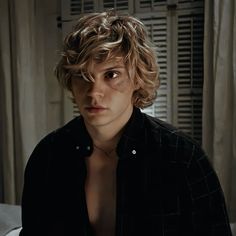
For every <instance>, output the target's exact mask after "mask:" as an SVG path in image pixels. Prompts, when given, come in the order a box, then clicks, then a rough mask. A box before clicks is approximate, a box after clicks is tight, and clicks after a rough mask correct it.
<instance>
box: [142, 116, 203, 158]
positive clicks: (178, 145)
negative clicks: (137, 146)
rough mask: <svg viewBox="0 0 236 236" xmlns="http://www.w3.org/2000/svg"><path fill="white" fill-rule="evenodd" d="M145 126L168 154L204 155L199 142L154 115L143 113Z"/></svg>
mask: <svg viewBox="0 0 236 236" xmlns="http://www.w3.org/2000/svg"><path fill="white" fill-rule="evenodd" d="M145 117H146V128H147V130H148V132H149V133H150V136H151V138H152V139H153V140H154V142H155V143H156V144H158V145H157V146H159V147H161V148H163V149H165V150H167V151H168V152H169V153H170V155H171V154H173V155H176V154H178V155H182V156H183V157H184V156H190V155H193V154H194V155H197V156H202V155H204V151H203V150H202V148H201V145H200V143H198V142H197V141H196V140H194V139H193V138H192V137H190V135H188V134H186V133H185V132H183V131H181V130H180V129H178V128H177V127H175V126H173V125H171V124H170V123H167V122H165V121H162V120H160V119H158V118H156V117H151V116H148V115H145Z"/></svg>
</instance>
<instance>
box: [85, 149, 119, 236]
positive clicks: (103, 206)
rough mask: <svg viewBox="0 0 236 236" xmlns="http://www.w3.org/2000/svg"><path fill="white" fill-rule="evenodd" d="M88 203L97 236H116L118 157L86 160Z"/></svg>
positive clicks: (103, 156) (89, 158) (102, 156)
mask: <svg viewBox="0 0 236 236" xmlns="http://www.w3.org/2000/svg"><path fill="white" fill-rule="evenodd" d="M86 166H87V177H86V183H85V194H86V203H87V210H88V216H89V221H90V224H91V226H92V228H93V230H94V232H95V235H96V236H113V235H115V222H116V168H117V157H116V156H115V154H114V156H110V157H108V156H106V155H97V154H96V153H94V154H92V156H90V157H88V158H87V159H86Z"/></svg>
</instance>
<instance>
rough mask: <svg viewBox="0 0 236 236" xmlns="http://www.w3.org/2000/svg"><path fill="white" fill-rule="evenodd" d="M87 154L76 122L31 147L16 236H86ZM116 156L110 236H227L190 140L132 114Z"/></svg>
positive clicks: (218, 201) (220, 200)
mask: <svg viewBox="0 0 236 236" xmlns="http://www.w3.org/2000/svg"><path fill="white" fill-rule="evenodd" d="M92 151H93V148H92V140H91V138H90V136H89V135H88V133H87V131H86V128H85V125H84V122H83V119H82V117H78V118H75V119H74V120H72V121H71V122H69V123H68V124H67V125H65V126H64V127H62V128H60V129H58V130H57V131H55V132H53V133H51V134H49V135H48V136H46V137H45V138H44V139H43V140H42V141H41V142H40V143H39V144H38V145H37V147H36V148H35V150H34V152H33V153H32V155H31V157H30V159H29V162H28V164H27V167H26V170H25V185H24V191H23V199H22V213H23V214H22V220H23V230H22V231H21V234H20V235H21V236H31V235H32V232H33V231H34V229H38V231H37V232H38V234H37V235H44V236H46V235H50V236H52V235H57V236H60V235H70V234H72V235H82V236H83V235H92V233H91V228H90V224H89V220H88V213H87V208H86V200H85V192H84V182H85V178H86V166H85V160H84V157H89V156H90V155H91V153H92ZM117 154H118V157H119V160H118V167H117V217H116V221H117V222H116V235H117V236H132V235H149V236H152V235H153V236H154V235H155V236H157V235H162V236H172V235H173V236H177V235H179V236H185V235H186V236H189V235H196V236H199V235H201V236H204V235H207V236H229V235H231V231H230V226H229V222H228V216H227V212H226V208H225V202H224V197H223V194H222V190H221V187H220V184H219V181H218V179H217V176H216V174H215V172H214V170H213V169H212V167H211V165H210V164H209V161H208V160H207V157H206V156H205V154H204V152H203V151H202V150H201V148H200V147H199V145H198V144H197V143H196V142H194V141H193V140H191V139H190V138H189V137H187V136H185V135H184V134H183V133H181V132H179V131H178V130H176V129H175V128H173V127H172V126H170V125H168V124H166V123H164V122H161V121H159V120H158V119H156V118H152V117H149V116H147V115H145V114H143V113H141V112H140V111H139V110H138V109H134V112H133V115H132V117H131V118H130V120H129V122H128V124H127V125H126V127H125V129H124V133H123V135H122V137H121V139H120V142H119V144H118V147H117ZM34 235H36V234H35V233H34Z"/></svg>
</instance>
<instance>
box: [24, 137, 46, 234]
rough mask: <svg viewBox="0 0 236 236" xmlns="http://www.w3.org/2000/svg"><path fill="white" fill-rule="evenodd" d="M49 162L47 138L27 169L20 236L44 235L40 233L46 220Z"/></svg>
mask: <svg viewBox="0 0 236 236" xmlns="http://www.w3.org/2000/svg"><path fill="white" fill-rule="evenodd" d="M49 160H50V151H49V140H48V138H45V139H43V140H42V141H41V142H40V143H39V144H38V145H37V146H36V148H35V149H34V151H33V153H32V154H31V156H30V158H29V160H28V162H27V165H26V168H25V174H24V187H23V194H22V203H21V208H22V230H21V232H20V236H28V235H31V236H32V235H43V234H41V233H39V232H40V231H41V230H42V225H43V219H44V218H45V215H44V214H45V212H44V209H45V202H46V201H45V198H46V196H45V186H46V179H47V166H48V163H49Z"/></svg>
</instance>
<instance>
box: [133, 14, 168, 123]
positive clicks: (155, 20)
mask: <svg viewBox="0 0 236 236" xmlns="http://www.w3.org/2000/svg"><path fill="white" fill-rule="evenodd" d="M137 17H138V18H139V19H140V20H141V21H142V22H143V23H144V24H145V26H146V28H147V30H148V34H149V38H150V39H151V41H152V42H153V44H154V46H155V47H156V53H157V58H158V64H159V78H160V81H161V85H160V88H159V89H158V97H157V99H156V101H155V102H154V104H153V105H152V106H151V107H148V108H145V109H143V111H144V112H145V113H147V114H149V115H152V116H156V117H158V118H159V119H162V120H164V121H170V120H169V118H170V117H171V115H170V111H171V110H170V106H169V105H170V104H169V103H170V96H169V95H170V88H171V87H170V81H169V76H168V74H169V71H168V68H169V66H168V60H169V58H168V54H167V51H168V50H169V44H168V40H167V28H168V27H167V15H166V13H159V14H158V17H157V16H155V14H153V15H151V14H142V15H137Z"/></svg>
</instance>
